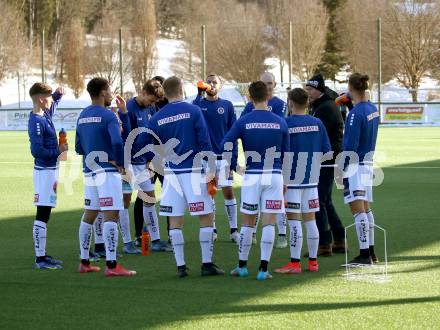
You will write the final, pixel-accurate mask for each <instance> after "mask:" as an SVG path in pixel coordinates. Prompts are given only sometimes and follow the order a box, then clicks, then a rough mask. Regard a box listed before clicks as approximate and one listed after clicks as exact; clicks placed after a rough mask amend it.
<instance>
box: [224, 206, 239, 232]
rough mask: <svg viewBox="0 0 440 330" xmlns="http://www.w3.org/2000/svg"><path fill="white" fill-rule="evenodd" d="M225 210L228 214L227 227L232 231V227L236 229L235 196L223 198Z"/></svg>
mask: <svg viewBox="0 0 440 330" xmlns="http://www.w3.org/2000/svg"><path fill="white" fill-rule="evenodd" d="M225 212H226V215H227V216H228V220H229V228H230V229H231V233H233V232H234V231H233V230H234V229H235V230H237V200H236V199H235V198H234V199H225Z"/></svg>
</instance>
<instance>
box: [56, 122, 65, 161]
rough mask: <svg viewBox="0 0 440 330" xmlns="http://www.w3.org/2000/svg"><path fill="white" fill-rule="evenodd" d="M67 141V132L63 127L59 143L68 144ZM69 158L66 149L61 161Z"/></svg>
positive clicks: (59, 135)
mask: <svg viewBox="0 0 440 330" xmlns="http://www.w3.org/2000/svg"><path fill="white" fill-rule="evenodd" d="M66 143H67V133H66V130H65V129H64V128H61V130H60V133H59V134H58V144H59V145H61V144H66ZM66 160H67V151H64V152H63V153H62V154H61V155H60V161H66Z"/></svg>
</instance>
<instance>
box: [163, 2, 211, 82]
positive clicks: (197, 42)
mask: <svg viewBox="0 0 440 330" xmlns="http://www.w3.org/2000/svg"><path fill="white" fill-rule="evenodd" d="M178 4H179V3H178ZM211 7H212V3H209V4H208V3H206V2H198V1H189V2H187V3H186V4H185V5H181V4H180V6H179V5H177V10H178V11H179V14H180V19H179V21H180V24H179V26H181V28H179V29H180V32H179V35H181V36H182V41H184V43H183V44H182V47H180V49H179V50H178V51H177V52H176V55H175V57H174V59H173V61H172V64H171V69H172V70H173V72H175V73H176V74H177V75H179V76H180V77H182V78H183V79H185V80H188V81H193V80H197V79H200V78H201V77H200V76H201V74H202V70H201V66H200V63H201V59H200V54H201V26H202V25H203V24H207V23H208V22H209V18H210V17H212V15H211V14H210V9H212V8H211ZM174 10H176V9H174Z"/></svg>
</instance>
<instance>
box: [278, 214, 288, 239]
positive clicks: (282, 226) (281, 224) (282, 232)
mask: <svg viewBox="0 0 440 330" xmlns="http://www.w3.org/2000/svg"><path fill="white" fill-rule="evenodd" d="M277 227H278V236H286V227H287V226H286V217H285V214H284V213H278V214H277Z"/></svg>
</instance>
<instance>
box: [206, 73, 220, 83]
mask: <svg viewBox="0 0 440 330" xmlns="http://www.w3.org/2000/svg"><path fill="white" fill-rule="evenodd" d="M209 77H216V78H217V79H218V81H220V83H221V82H222V80H221V79H220V77H219V75H218V74H216V73H213V72H212V73H210V74H208V75H207V76H206V80H208V78H209Z"/></svg>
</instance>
